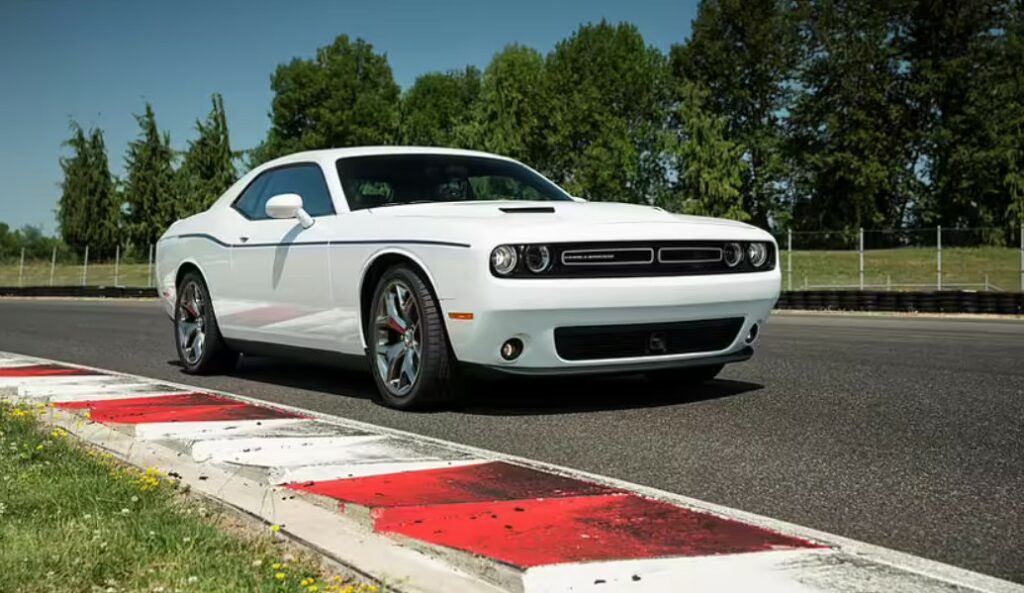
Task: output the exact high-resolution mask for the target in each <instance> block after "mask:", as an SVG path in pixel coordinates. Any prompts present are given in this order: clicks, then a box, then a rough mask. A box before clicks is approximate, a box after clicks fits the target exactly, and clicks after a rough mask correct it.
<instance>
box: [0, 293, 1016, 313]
mask: <svg viewBox="0 0 1024 593" xmlns="http://www.w3.org/2000/svg"><path fill="white" fill-rule="evenodd" d="M0 296H7V297H11V296H14V297H74V298H156V297H157V292H156V289H155V288H129V287H123V286H25V287H0ZM775 308H776V309H800V310H810V311H887V312H917V313H988V314H997V315H1024V292H973V291H960V290H940V291H933V292H904V291H871V290H786V291H783V292H782V295H781V296H780V297H779V301H778V303H777V304H776V305H775Z"/></svg>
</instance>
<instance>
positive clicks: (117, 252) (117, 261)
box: [114, 245, 121, 286]
mask: <svg viewBox="0 0 1024 593" xmlns="http://www.w3.org/2000/svg"><path fill="white" fill-rule="evenodd" d="M120 272H121V246H120V245H118V246H117V247H116V248H115V249H114V286H118V283H117V281H118V276H119V275H120Z"/></svg>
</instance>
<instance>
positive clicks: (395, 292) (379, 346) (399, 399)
mask: <svg viewBox="0 0 1024 593" xmlns="http://www.w3.org/2000/svg"><path fill="white" fill-rule="evenodd" d="M371 303H372V304H371V308H370V319H369V320H368V323H367V342H368V346H369V348H368V349H367V356H368V357H369V359H370V360H369V362H370V368H371V371H372V373H373V378H374V381H375V382H376V383H377V391H378V392H379V393H380V396H381V399H382V400H383V401H384V403H385V404H387V405H388V406H391V407H394V408H399V409H403V410H411V409H422V408H428V407H433V406H438V405H441V404H444V403H448V402H451V401H453V400H454V399H456V397H457V396H458V394H459V393H460V391H461V390H462V387H463V385H464V381H463V379H462V377H461V375H460V373H459V372H458V369H457V368H456V363H455V359H454V356H452V353H451V348H450V347H449V345H448V335H447V333H446V332H445V327H444V321H443V319H442V316H441V307H440V306H439V305H438V303H437V299H436V298H435V297H434V294H433V293H432V292H431V290H430V287H429V285H428V284H427V283H426V281H425V280H424V279H423V278H422V276H420V274H419V273H418V272H417V271H416V270H414V269H413V268H412V267H410V266H408V265H405V264H399V265H396V266H394V267H392V268H389V269H388V270H387V271H386V272H384V274H383V276H381V278H380V280H379V281H378V282H377V287H376V289H375V290H374V292H373V300H372V301H371Z"/></svg>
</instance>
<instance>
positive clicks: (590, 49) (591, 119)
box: [541, 21, 670, 203]
mask: <svg viewBox="0 0 1024 593" xmlns="http://www.w3.org/2000/svg"><path fill="white" fill-rule="evenodd" d="M544 73H545V74H544V87H543V88H544V102H543V103H544V105H545V111H544V114H543V119H542V121H541V129H543V130H546V136H547V138H546V146H545V148H546V150H545V152H546V155H547V161H546V162H544V163H541V166H542V167H543V169H544V170H545V171H546V172H548V173H550V174H551V175H552V176H553V177H554V179H555V180H556V181H559V182H561V183H562V184H563V185H564V186H565V187H566V189H568V190H569V191H570V192H572V193H573V194H576V195H581V196H583V197H586V198H589V199H594V200H618V201H625V202H634V203H650V202H652V201H654V199H655V198H656V196H657V195H658V192H660V191H661V189H662V186H663V182H664V170H663V167H662V159H661V155H660V154H659V152H658V142H659V138H660V137H661V134H662V129H663V126H664V122H665V118H666V116H667V109H668V103H669V99H670V92H669V91H670V89H669V84H668V81H669V77H668V69H667V64H666V61H665V56H664V55H662V54H661V52H659V51H658V50H657V49H655V48H652V47H648V46H647V45H646V44H645V42H644V39H643V37H642V36H641V35H640V32H639V31H638V30H637V28H636V27H635V26H633V25H630V24H627V23H620V24H618V25H610V24H608V23H607V22H605V21H602V22H600V23H598V24H596V25H584V26H581V27H580V28H579V29H578V30H577V31H576V33H574V34H573V35H572V36H571V37H569V38H568V39H566V40H564V41H561V42H559V43H558V45H556V46H555V49H554V51H552V52H551V54H550V55H549V56H548V59H547V61H546V63H545V69H544Z"/></svg>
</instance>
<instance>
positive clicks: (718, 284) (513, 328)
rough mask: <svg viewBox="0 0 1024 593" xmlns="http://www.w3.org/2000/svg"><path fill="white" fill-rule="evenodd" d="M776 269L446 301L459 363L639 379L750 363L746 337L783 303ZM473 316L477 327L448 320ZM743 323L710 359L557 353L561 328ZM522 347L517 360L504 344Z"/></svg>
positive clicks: (528, 288)
mask: <svg viewBox="0 0 1024 593" xmlns="http://www.w3.org/2000/svg"><path fill="white" fill-rule="evenodd" d="M780 281H781V279H780V274H779V271H778V269H775V270H771V271H767V272H755V273H750V274H729V275H717V276H715V275H710V276H682V277H667V278H600V279H553V280H538V279H529V280H507V279H497V278H494V279H488V280H487V281H485V282H482V283H480V284H477V285H476V287H475V291H474V293H473V294H471V295H467V296H465V297H463V296H462V295H460V297H459V298H451V299H446V300H444V301H442V308H443V310H444V312H445V321H446V323H447V326H448V335H449V337H450V340H451V344H452V349H453V350H454V352H455V356H456V358H457V359H458V360H459V361H460V362H462V363H466V364H469V365H471V366H475V367H484V368H487V369H491V370H496V371H502V372H505V373H514V374H524V375H573V374H599V373H610V372H622V373H628V372H638V371H643V370H652V369H654V368H670V367H680V366H697V365H704V364H720V363H725V362H738V361H739V360H745V359H746V358H749V356H750V352H748V350H750V348H749V346H748V344H746V343H745V342H744V337H745V336H746V335H747V333H748V332H749V331H750V328H751V326H753V325H754V324H755V323H757V324H763V323H764V321H765V320H766V319H767V318H768V315H769V314H770V313H771V310H772V307H774V305H775V302H776V301H777V300H778V297H779V289H780ZM456 312H458V313H472V314H473V319H472V320H461V319H452V318H450V317H449V314H450V313H456ZM726 317H740V318H742V319H743V324H742V326H741V329H740V331H739V332H738V333H737V335H736V337H735V339H734V340H733V341H732V343H731V344H729V345H728V347H726V348H723V349H720V350H716V351H710V352H689V353H685V354H668V355H649V356H639V357H630V358H604V359H591V360H566V359H563V358H562V357H561V356H559V354H558V352H557V350H556V348H555V337H554V330H555V328H557V327H574V326H602V325H628V324H652V323H654V324H657V323H673V322H679V321H691V320H702V319H721V318H726ZM510 338H518V339H520V340H522V342H523V345H524V348H523V352H522V354H521V355H520V356H519V357H518V358H517V359H516V360H514V361H511V362H509V361H506V360H504V359H502V358H501V356H500V354H499V350H500V348H501V345H502V344H503V343H504V342H505V341H506V340H508V339H510Z"/></svg>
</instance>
